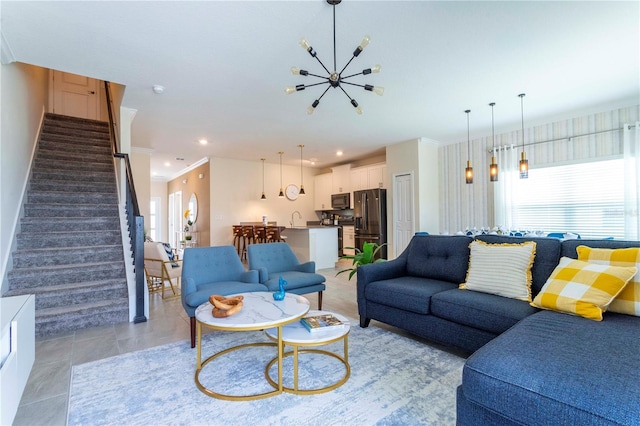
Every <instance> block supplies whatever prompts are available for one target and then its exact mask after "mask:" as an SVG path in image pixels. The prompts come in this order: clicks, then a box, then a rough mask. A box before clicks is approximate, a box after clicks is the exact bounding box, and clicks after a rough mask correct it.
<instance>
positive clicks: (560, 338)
mask: <svg viewBox="0 0 640 426" xmlns="http://www.w3.org/2000/svg"><path fill="white" fill-rule="evenodd" d="M639 328H640V318H638V317H633V316H629V315H621V314H607V316H606V318H605V320H604V321H602V322H596V321H589V320H587V319H584V318H581V317H577V316H569V315H563V314H559V313H556V312H551V311H542V312H539V313H536V314H534V315H531V316H529V317H528V318H525V319H523V320H522V321H521V322H520V323H518V324H517V325H516V326H514V327H513V328H511V329H510V330H508V331H506V332H505V333H503V334H502V335H500V336H498V337H496V338H495V339H493V340H492V341H491V342H489V343H487V344H486V345H485V346H483V347H482V348H480V349H479V350H478V351H476V352H475V353H474V354H473V355H471V356H470V357H469V358H468V359H467V362H466V363H465V366H464V369H463V373H462V388H463V389H462V390H463V392H464V395H465V396H466V397H467V398H468V399H469V400H470V401H472V402H474V403H476V404H479V405H481V406H483V407H486V408H487V409H488V410H490V411H493V412H496V413H501V414H502V415H503V416H504V417H506V418H509V419H517V421H518V422H519V423H520V424H530V425H534V424H535V425H551V424H554V425H555V424H567V425H568V424H573V425H586V424H590V425H596V424H598V425H601V424H627V425H631V424H638V418H639V415H640V408H639V407H638V401H640V386H637V384H638V383H640V368H638V366H640V340H639V339H640V338H639V337H638V329H639Z"/></svg>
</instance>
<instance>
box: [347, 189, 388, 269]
mask: <svg viewBox="0 0 640 426" xmlns="http://www.w3.org/2000/svg"><path fill="white" fill-rule="evenodd" d="M353 202H354V204H355V205H354V208H353V209H354V218H355V239H356V247H357V248H358V249H360V250H362V245H363V243H364V242H365V241H366V242H369V243H378V244H384V243H386V242H387V190H386V189H380V188H376V189H365V190H363V191H354V192H353ZM377 257H380V258H382V259H386V258H387V246H384V247H383V248H382V249H381V250H380V252H379V253H378V256H377Z"/></svg>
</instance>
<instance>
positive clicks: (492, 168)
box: [489, 102, 498, 182]
mask: <svg viewBox="0 0 640 426" xmlns="http://www.w3.org/2000/svg"><path fill="white" fill-rule="evenodd" d="M495 105H496V103H495V102H491V103H490V104H489V106H490V107H491V146H492V148H493V149H492V151H491V164H490V165H489V180H490V181H491V182H497V181H498V163H497V162H496V132H495V127H494V126H493V107H494V106H495Z"/></svg>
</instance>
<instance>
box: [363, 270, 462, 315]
mask: <svg viewBox="0 0 640 426" xmlns="http://www.w3.org/2000/svg"><path fill="white" fill-rule="evenodd" d="M456 287H457V285H456V284H454V283H450V282H447V281H439V280H433V279H429V278H417V277H409V276H405V277H400V278H394V279H391V280H383V281H374V282H372V283H370V284H369V285H368V286H367V287H366V288H365V297H366V299H367V300H368V301H370V302H374V303H379V304H381V305H386V306H391V307H394V308H398V309H403V310H405V311H411V312H415V313H418V314H428V313H429V312H430V309H429V305H430V303H431V297H432V296H433V295H434V294H437V293H439V292H441V291H444V290H451V289H455V288H456Z"/></svg>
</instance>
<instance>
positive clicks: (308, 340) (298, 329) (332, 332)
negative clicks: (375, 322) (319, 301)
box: [265, 311, 351, 395]
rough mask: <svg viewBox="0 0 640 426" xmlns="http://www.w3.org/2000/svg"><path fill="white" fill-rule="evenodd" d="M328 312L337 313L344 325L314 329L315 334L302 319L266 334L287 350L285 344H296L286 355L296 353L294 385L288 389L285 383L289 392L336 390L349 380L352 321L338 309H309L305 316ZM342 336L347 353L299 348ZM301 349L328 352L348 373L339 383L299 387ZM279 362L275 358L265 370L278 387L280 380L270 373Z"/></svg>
mask: <svg viewBox="0 0 640 426" xmlns="http://www.w3.org/2000/svg"><path fill="white" fill-rule="evenodd" d="M325 314H332V315H334V316H335V317H336V318H338V319H339V320H340V321H342V323H343V325H341V326H339V327H336V328H333V327H332V328H329V329H326V330H320V331H314V332H313V333H311V332H309V331H308V330H307V329H306V328H305V327H304V326H303V325H302V324H301V323H300V321H295V322H292V323H290V324H287V325H285V326H284V327H281V328H280V329H277V328H270V329H267V330H265V333H266V335H267V336H268V337H269V338H270V339H272V340H274V341H277V342H278V344H279V345H282V347H283V350H284V346H286V345H289V346H291V347H293V351H292V352H286V353H285V354H284V356H291V355H293V387H292V388H288V387H286V386H285V387H284V391H285V392H290V393H295V394H298V395H310V394H317V393H322V392H328V391H330V390H333V389H336V388H338V387H340V386H342V385H343V384H344V383H345V382H346V381H347V380H348V379H349V375H350V374H351V367H350V366H349V330H350V324H349V320H348V319H347V318H346V317H344V316H342V315H340V314H337V313H335V312H329V311H309V312H308V313H307V315H305V316H314V315H325ZM341 339H342V341H343V342H344V348H343V356H340V355H338V354H336V353H333V352H329V351H326V350H320V349H300V350H298V348H309V347H317V346H324V345H328V344H329V343H333V342H337V341H339V340H341ZM280 342H282V343H280ZM299 352H303V353H309V352H311V353H317V354H322V355H328V356H331V357H334V358H336V359H338V360H340V361H341V362H342V364H343V365H344V368H345V374H344V376H343V377H342V378H341V379H340V380H338V381H337V382H335V383H333V384H331V385H328V386H324V387H320V388H315V389H300V388H299V387H298V353H299ZM276 361H277V359H276V358H274V359H272V360H271V362H270V363H269V364H268V365H267V369H266V370H265V371H266V373H265V374H266V376H267V380H268V381H269V383H271V385H272V386H274V387H275V386H276V384H277V383H276V382H274V381H273V379H271V377H270V376H269V373H268V372H269V368H270V367H271V366H272V365H273V364H274V363H275V362H276ZM281 382H282V380H281V379H280V383H281Z"/></svg>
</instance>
